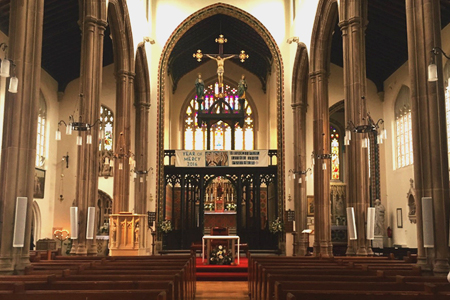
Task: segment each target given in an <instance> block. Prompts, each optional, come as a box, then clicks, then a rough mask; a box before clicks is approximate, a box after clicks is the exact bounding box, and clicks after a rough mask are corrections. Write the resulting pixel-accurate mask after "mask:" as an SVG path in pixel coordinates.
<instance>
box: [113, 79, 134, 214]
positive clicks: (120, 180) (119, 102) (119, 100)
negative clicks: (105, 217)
mask: <svg viewBox="0 0 450 300" xmlns="http://www.w3.org/2000/svg"><path fill="white" fill-rule="evenodd" d="M134 76H135V74H134V73H131V72H129V71H124V70H121V71H119V72H117V73H116V81H117V82H116V123H115V126H116V128H115V132H116V136H117V137H118V140H117V141H118V142H117V144H116V150H115V153H116V158H115V159H114V191H113V195H114V197H113V198H114V201H113V213H115V214H118V213H120V212H128V211H129V209H130V208H129V202H130V201H129V196H130V164H129V162H128V159H129V156H130V155H131V149H130V148H131V131H130V127H131V109H132V107H133V106H132V103H133V102H132V101H131V98H132V92H133V80H134ZM119 134H120V135H122V136H119ZM117 154H124V155H125V156H120V155H119V156H117ZM120 163H121V164H122V169H120V168H119V164H120Z"/></svg>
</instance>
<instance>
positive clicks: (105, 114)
mask: <svg viewBox="0 0 450 300" xmlns="http://www.w3.org/2000/svg"><path fill="white" fill-rule="evenodd" d="M100 121H101V122H102V123H101V124H102V125H101V126H100V130H104V133H105V137H104V138H103V139H102V140H101V141H100V143H99V150H100V151H102V150H106V151H110V150H113V129H114V114H113V112H112V111H111V110H110V109H109V108H108V107H106V106H104V105H102V106H101V107H100Z"/></svg>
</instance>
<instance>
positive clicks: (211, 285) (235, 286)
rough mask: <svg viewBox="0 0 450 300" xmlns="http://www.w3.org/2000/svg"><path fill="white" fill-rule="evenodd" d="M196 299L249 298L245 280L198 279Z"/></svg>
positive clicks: (223, 299)
mask: <svg viewBox="0 0 450 300" xmlns="http://www.w3.org/2000/svg"><path fill="white" fill-rule="evenodd" d="M195 299H197V300H209V299H211V300H225V299H250V298H249V297H248V287H247V282H243V281H198V282H197V292H196V295H195Z"/></svg>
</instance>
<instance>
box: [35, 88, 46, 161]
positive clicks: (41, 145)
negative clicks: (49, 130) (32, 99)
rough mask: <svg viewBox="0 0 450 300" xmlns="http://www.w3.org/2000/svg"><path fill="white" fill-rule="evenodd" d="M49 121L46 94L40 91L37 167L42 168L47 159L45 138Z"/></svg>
mask: <svg viewBox="0 0 450 300" xmlns="http://www.w3.org/2000/svg"><path fill="white" fill-rule="evenodd" d="M46 121H47V104H46V103H45V99H44V95H43V94H42V92H41V93H39V109H38V123H37V139H36V167H38V168H42V167H44V166H45V161H46V153H45V152H46V147H45V143H46V139H45V124H46Z"/></svg>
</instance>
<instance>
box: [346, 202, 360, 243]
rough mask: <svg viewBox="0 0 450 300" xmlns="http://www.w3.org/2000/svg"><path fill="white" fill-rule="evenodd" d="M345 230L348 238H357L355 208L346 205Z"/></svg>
mask: <svg viewBox="0 0 450 300" xmlns="http://www.w3.org/2000/svg"><path fill="white" fill-rule="evenodd" d="M347 232H348V237H349V239H351V240H356V239H357V238H358V235H357V234H356V223H355V210H354V209H353V207H347Z"/></svg>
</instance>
